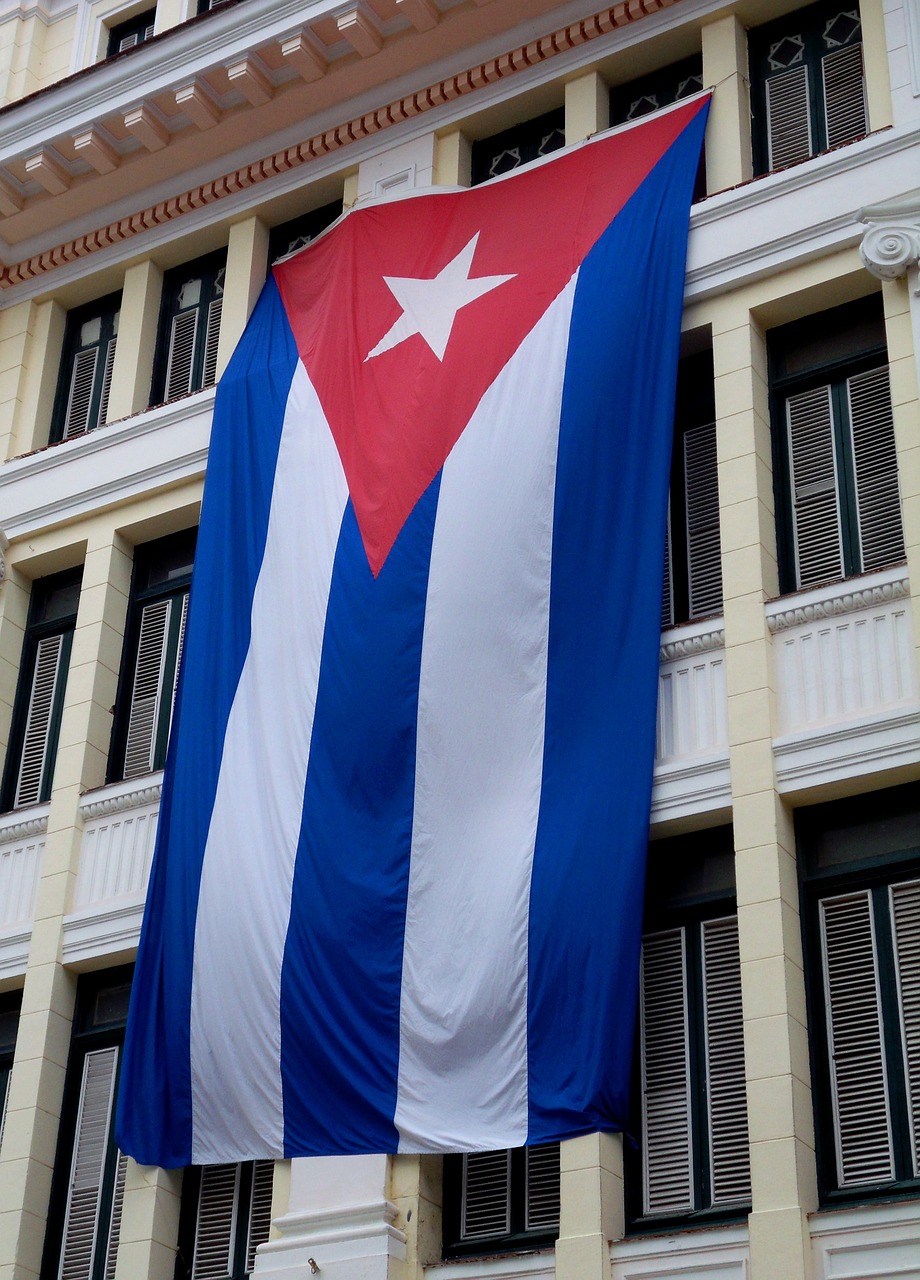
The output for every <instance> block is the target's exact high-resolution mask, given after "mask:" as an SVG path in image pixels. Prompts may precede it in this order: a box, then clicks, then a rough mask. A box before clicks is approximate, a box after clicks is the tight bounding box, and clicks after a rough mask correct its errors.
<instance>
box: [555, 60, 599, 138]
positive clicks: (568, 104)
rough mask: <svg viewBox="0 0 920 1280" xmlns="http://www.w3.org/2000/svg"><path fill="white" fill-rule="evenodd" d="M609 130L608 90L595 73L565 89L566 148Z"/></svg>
mask: <svg viewBox="0 0 920 1280" xmlns="http://www.w3.org/2000/svg"><path fill="white" fill-rule="evenodd" d="M609 127H610V90H609V89H608V88H607V85H606V83H605V81H604V80H603V78H602V77H601V76H600V75H599V74H598V73H597V72H596V71H588V72H587V73H586V74H585V75H582V76H579V77H578V78H577V79H576V80H569V81H568V83H567V84H566V86H565V140H566V144H570V143H573V142H581V140H582V139H583V138H590V137H591V135H592V134H595V133H600V131H601V130H602V129H607V128H609Z"/></svg>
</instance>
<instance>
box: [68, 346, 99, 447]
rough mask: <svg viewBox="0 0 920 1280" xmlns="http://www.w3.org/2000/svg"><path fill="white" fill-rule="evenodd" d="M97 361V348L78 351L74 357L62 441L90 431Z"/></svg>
mask: <svg viewBox="0 0 920 1280" xmlns="http://www.w3.org/2000/svg"><path fill="white" fill-rule="evenodd" d="M98 361H99V348H98V347H90V348H89V349H88V350H86V351H78V352H77V353H76V355H75V356H74V359H73V365H72V367H71V371H70V391H69V394H68V396H67V409H66V411H65V413H64V431H63V439H64V440H70V439H72V438H73V437H74V436H82V435H83V434H84V433H85V432H86V431H89V429H90V412H91V410H92V404H93V389H94V388H95V385H96V365H97V363H98ZM92 425H93V426H95V425H96V424H95V423H93V424H92Z"/></svg>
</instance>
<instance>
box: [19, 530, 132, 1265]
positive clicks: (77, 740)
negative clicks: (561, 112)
mask: <svg viewBox="0 0 920 1280" xmlns="http://www.w3.org/2000/svg"><path fill="white" fill-rule="evenodd" d="M130 577H131V559H130V556H129V554H128V552H127V549H126V548H125V547H124V545H123V544H122V540H121V539H120V538H119V537H118V536H117V535H114V534H113V533H112V532H111V531H110V530H105V529H95V530H92V531H91V533H90V541H89V543H88V545H87V548H86V557H85V563H84V570H83V584H82V588H81V592H80V604H79V608H78V611H77V625H76V629H75V632H74V639H73V649H72V652H71V660H70V671H69V674H68V679H67V689H66V693H65V697H64V711H63V717H62V720H61V732H60V739H59V746H58V754H57V765H56V768H55V774H54V784H53V788H52V793H51V804H50V812H49V816H48V832H47V837H46V843H45V851H44V855H43V859H42V867H41V875H40V879H39V886H38V897H37V904H36V910H35V920H34V924H33V929H32V942H31V947H30V950H29V962H28V967H27V970H26V979H25V985H24V988H23V997H22V1011H21V1014H20V1020H19V1036H18V1039H17V1042H16V1056H15V1060H14V1063H13V1072H12V1077H11V1080H10V1094H9V1106H8V1110H7V1121H6V1132H5V1134H4V1139H3V1149H2V1158H0V1241H2V1242H3V1243H2V1248H3V1253H2V1254H0V1277H3V1280H34V1278H35V1277H37V1276H38V1275H39V1271H40V1268H41V1258H42V1248H43V1244H44V1235H45V1221H46V1218H47V1213H48V1198H49V1194H50V1190H51V1175H52V1168H53V1164H54V1155H55V1148H56V1144H57V1133H58V1123H59V1121H60V1115H61V1102H62V1098H63V1093H64V1074H65V1070H66V1066H67V1055H68V1052H69V1048H70V1030H71V1022H72V1019H73V1006H74V996H75V993H76V979H75V976H74V975H73V974H72V973H69V972H68V971H66V970H65V969H64V967H63V964H62V948H63V917H64V914H65V912H66V911H67V910H68V908H69V906H70V902H71V898H72V893H73V884H74V881H75V878H76V874H77V870H78V865H79V856H80V843H81V838H82V827H81V823H80V812H79V798H80V794H81V793H82V792H83V791H84V790H86V789H87V788H89V787H94V786H98V785H100V783H102V782H103V780H104V777H105V762H106V754H107V751H108V744H109V735H110V732H111V724H112V717H111V707H112V705H113V703H114V701H115V692H116V686H117V682H118V665H119V658H120V652H121V636H122V633H123V631H124V619H125V612H126V606H127V595H128V589H129V586H130Z"/></svg>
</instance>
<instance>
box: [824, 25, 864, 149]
mask: <svg viewBox="0 0 920 1280" xmlns="http://www.w3.org/2000/svg"><path fill="white" fill-rule="evenodd" d="M821 75H822V77H823V80H824V115H825V121H826V125H827V145H828V146H829V147H836V146H837V145H838V144H839V143H841V142H851V141H852V140H853V139H854V138H861V137H863V135H864V134H865V133H867V132H868V128H869V124H868V118H867V115H866V89H865V81H864V79H863V56H862V45H861V44H851V45H847V47H846V48H844V49H835V50H834V52H833V53H828V54H826V55H825V56H824V57H823V58H822V59H821Z"/></svg>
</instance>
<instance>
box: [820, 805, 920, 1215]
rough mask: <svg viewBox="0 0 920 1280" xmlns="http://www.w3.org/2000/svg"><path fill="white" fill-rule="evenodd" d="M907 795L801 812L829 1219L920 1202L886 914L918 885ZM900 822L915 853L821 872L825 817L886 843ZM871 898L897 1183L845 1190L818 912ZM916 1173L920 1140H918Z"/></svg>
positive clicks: (893, 851) (917, 819)
mask: <svg viewBox="0 0 920 1280" xmlns="http://www.w3.org/2000/svg"><path fill="white" fill-rule="evenodd" d="M909 801H910V794H909V786H905V787H897V788H890V789H888V790H885V791H879V792H874V793H872V794H871V795H863V796H851V797H848V798H846V799H844V800H836V801H828V802H825V803H823V804H820V805H813V806H808V807H806V808H802V809H799V810H798V811H797V812H796V815H795V827H796V844H797V847H798V849H799V851H800V854H799V858H798V866H799V891H800V896H801V902H802V941H803V948H804V956H805V996H806V1002H807V1011H808V1025H809V1028H810V1034H809V1037H808V1043H809V1057H810V1063H811V1075H812V1082H813V1083H812V1101H813V1107H814V1116H815V1154H816V1161H817V1172H818V1197H819V1205H820V1207H821V1208H823V1209H831V1208H836V1207H841V1206H844V1205H853V1204H859V1203H872V1202H877V1201H878V1200H880V1199H884V1200H896V1199H906V1198H916V1196H917V1194H918V1192H920V1167H918V1172H917V1174H916V1175H913V1174H908V1175H907V1176H905V1169H906V1168H908V1167H909V1166H911V1165H912V1164H913V1161H914V1154H913V1151H912V1149H911V1144H910V1120H909V1097H908V1095H907V1085H906V1072H905V1065H904V1055H903V1042H902V1038H901V1025H900V1004H899V993H898V971H897V962H896V957H895V954H894V950H893V941H892V939H893V930H892V927H891V911H890V909H886V905H887V902H888V901H890V890H891V888H892V887H894V886H897V885H899V884H905V883H911V882H920V805H918V804H916V803H914V804H913V805H911V804H910V803H909ZM899 811H900V812H901V813H902V814H904V815H906V817H907V819H908V821H911V820H912V821H913V822H914V823H916V825H917V834H916V840H915V843H913V844H911V845H908V846H907V847H901V848H890V849H888V850H886V849H885V848H884V847H881V848H878V849H877V850H874V851H872V852H868V853H865V854H864V856H859V855H858V854H857V855H856V856H855V857H853V858H852V859H845V860H841V861H839V862H837V863H835V864H834V865H832V866H829V867H825V868H821V867H820V866H818V865H817V859H816V848H817V843H818V840H819V839H820V836H821V833H822V831H823V830H826V829H827V826H828V821H827V819H826V818H825V815H827V816H828V818H829V820H830V822H831V823H833V825H834V826H839V825H840V819H841V817H843V818H844V819H846V817H847V816H848V815H852V820H851V821H852V828H853V829H854V830H858V828H859V827H863V829H864V830H867V831H872V830H873V829H874V830H875V831H877V832H878V834H879V835H880V836H881V837H882V841H884V825H885V823H886V822H889V821H890V820H891V817H892V815H893V814H895V813H897V812H899ZM860 893H868V895H869V902H870V910H871V920H872V927H873V944H874V945H873V960H874V963H875V971H876V974H877V977H878V988H877V990H878V996H879V1003H880V1009H881V1025H882V1037H881V1047H882V1053H883V1062H884V1073H883V1074H884V1081H885V1088H886V1092H887V1101H886V1115H887V1121H888V1125H889V1129H890V1133H891V1148H892V1159H893V1163H894V1169H895V1176H894V1178H891V1179H883V1180H879V1181H876V1182H872V1183H860V1184H853V1185H850V1186H841V1185H839V1179H838V1177H837V1173H838V1169H839V1165H838V1161H839V1159H840V1158H841V1152H840V1151H839V1150H838V1144H837V1138H836V1132H837V1122H836V1115H835V1102H834V1084H833V1079H832V1067H831V1041H830V1022H829V1010H828V1002H827V992H826V988H825V954H826V953H825V948H824V943H823V936H822V929H821V904H822V903H823V902H826V901H828V900H832V899H836V900H839V899H841V898H846V897H847V896H848V895H851V894H852V895H854V896H855V895H857V894H860ZM916 1145H917V1157H916V1159H917V1164H918V1166H920V1135H918V1136H917V1138H916Z"/></svg>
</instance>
